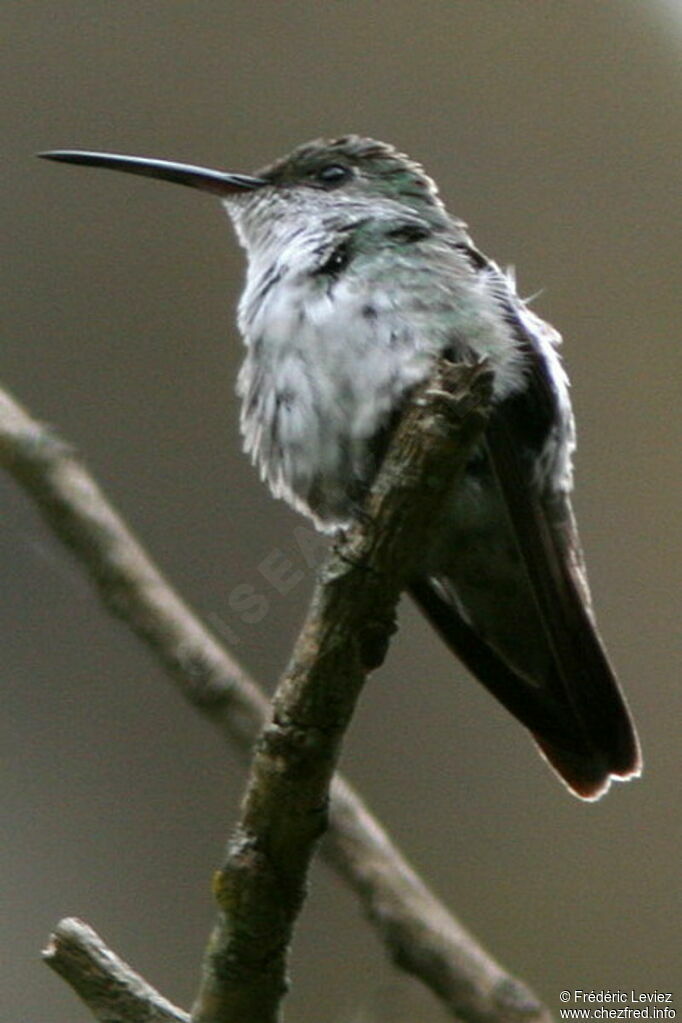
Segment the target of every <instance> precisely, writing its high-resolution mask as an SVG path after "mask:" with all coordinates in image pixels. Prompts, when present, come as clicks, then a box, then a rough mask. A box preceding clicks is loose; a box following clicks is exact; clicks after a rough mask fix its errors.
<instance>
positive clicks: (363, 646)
mask: <svg viewBox="0 0 682 1023" xmlns="http://www.w3.org/2000/svg"><path fill="white" fill-rule="evenodd" d="M490 393H491V377H490V374H489V373H488V372H485V371H483V370H482V369H481V367H473V368H472V367H464V366H458V367H454V366H452V365H449V364H445V365H441V366H440V367H439V369H438V372H437V373H436V374H435V375H434V377H433V378H432V379H431V380H430V381H429V382H428V384H427V385H425V386H424V387H423V388H422V389H421V391H420V393H419V395H418V397H417V399H416V400H415V401H414V402H413V403H412V404H411V406H410V407H409V409H408V410H407V411H406V413H405V414H404V415H403V418H402V420H401V422H400V425H399V427H398V429H397V431H396V433H395V435H394V436H393V438H392V441H391V445H390V448H389V451H388V454H387V456H386V458H385V459H384V462H383V464H382V467H381V470H380V472H379V475H378V478H377V480H376V481H375V483H374V485H373V486H372V490H371V492H370V495H369V499H368V501H367V503H366V505H365V509H364V514H363V518H362V521H361V522H358V523H357V524H356V525H354V526H353V527H352V528H351V529H350V530H349V532H348V533H347V535H346V536H345V537H344V538H343V540H342V541H341V542H340V543H338V545H337V547H336V549H335V550H334V552H333V553H332V555H331V556H330V558H329V560H328V561H327V563H326V564H325V566H324V569H323V572H322V574H321V578H320V580H319V582H318V584H317V586H316V588H315V591H314V593H313V598H312V602H311V605H310V609H309V611H308V615H307V618H306V621H305V623H304V625H303V629H302V631H301V634H300V636H299V638H298V641H297V643H296V647H295V649H294V653H293V657H292V660H291V663H290V665H289V668H288V670H287V671H286V673H285V675H284V677H283V678H282V680H281V682H280V684H279V686H278V688H277V691H276V693H275V695H274V698H273V710H272V717H271V720H270V722H269V723H268V725H267V726H266V728H265V729H264V731H263V733H262V734H261V737H260V740H259V742H258V745H257V747H256V751H255V753H254V757H253V760H252V763H251V770H250V776H249V781H248V784H247V789H246V794H245V797H244V801H243V804H242V810H241V818H240V821H239V824H238V827H237V830H236V832H235V835H234V837H233V839H232V841H231V843H230V846H229V848H228V854H227V859H226V862H225V864H224V865H223V867H222V868H221V870H220V871H219V873H218V875H217V878H216V883H215V890H216V897H217V900H218V904H219V906H220V912H219V915H218V920H217V923H216V926H215V928H214V931H213V934H212V936H211V940H210V942H209V946H208V949H207V953H206V957H205V962H204V975H203V980H202V984H201V987H200V990H199V995H198V998H197V1001H196V1004H195V1007H194V1010H193V1019H196V1020H197V1023H223V1021H225V1020H233V1019H234V1020H239V1023H277V1021H278V1020H279V1019H280V1002H281V999H282V996H283V995H284V993H285V991H286V986H287V982H286V959H287V953H288V948H289V944H290V940H291V933H292V929H293V926H294V923H295V920H296V918H297V916H298V912H299V910H300V907H301V904H302V902H303V899H304V895H305V882H306V877H307V871H308V866H309V863H310V859H311V857H312V854H313V851H314V848H315V845H316V842H317V840H318V838H319V837H320V835H321V834H322V833H323V832H324V830H325V828H326V820H327V812H326V811H327V803H328V799H329V786H330V784H331V778H332V773H333V771H334V768H335V765H336V761H337V759H338V755H339V750H340V745H341V742H342V739H343V736H344V733H345V731H346V728H347V727H348V723H349V721H350V718H351V715H352V713H353V710H354V707H355V703H356V700H357V698H358V696H359V694H360V691H361V689H362V686H363V685H364V682H365V680H366V678H367V675H368V673H369V672H370V671H372V670H373V669H374V668H376V667H378V666H379V665H380V664H381V663H382V661H383V658H384V655H385V652H386V649H387V647H388V642H389V638H390V636H391V633H392V632H393V631H394V628H395V624H394V619H395V609H396V605H397V602H398V600H399V597H400V593H401V591H402V589H403V588H404V587H405V585H406V584H407V583H408V581H409V580H410V579H411V578H412V577H413V575H414V574H415V570H416V565H417V564H418V562H419V560H420V559H421V558H422V556H423V555H422V552H423V551H424V550H425V549H426V548H427V545H428V542H429V540H430V538H431V536H432V535H433V532H434V531H435V530H437V528H438V522H439V519H440V517H441V515H442V514H443V507H444V505H445V503H446V498H447V497H448V495H449V494H450V493H451V491H452V488H453V486H454V485H455V484H456V483H457V481H458V480H459V477H460V476H461V474H462V473H463V472H464V469H465V466H466V464H467V462H468V460H469V458H470V455H471V451H472V448H473V446H474V444H475V443H476V442H477V441H478V439H479V438H480V436H481V433H482V431H483V427H484V425H485V419H486V411H487V405H488V403H489V400H490Z"/></svg>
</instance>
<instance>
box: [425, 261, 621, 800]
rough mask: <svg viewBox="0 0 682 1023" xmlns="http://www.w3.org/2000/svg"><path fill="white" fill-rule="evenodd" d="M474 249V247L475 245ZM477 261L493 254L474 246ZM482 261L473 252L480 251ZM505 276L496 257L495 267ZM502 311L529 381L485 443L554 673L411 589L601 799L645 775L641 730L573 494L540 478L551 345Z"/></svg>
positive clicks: (439, 598)
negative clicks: (623, 687)
mask: <svg viewBox="0 0 682 1023" xmlns="http://www.w3.org/2000/svg"><path fill="white" fill-rule="evenodd" d="M474 252H475V250H474ZM475 258H476V261H477V268H478V269H479V271H481V270H482V269H483V265H482V264H483V261H484V260H485V257H483V256H481V254H480V253H477V252H475ZM472 262H473V258H472ZM488 265H489V267H490V269H491V270H492V271H493V272H496V273H498V274H499V271H497V268H496V267H494V265H493V264H488ZM502 301H505V302H506V305H505V307H504V309H503V312H504V315H505V318H506V319H507V321H508V323H509V324H510V327H511V328H512V330H513V332H514V335H515V338H516V340H517V343H518V345H519V346H520V348H521V351H522V353H523V356H524V360H525V369H526V374H527V380H526V382H527V386H526V387H525V388H524V391H523V394H522V396H521V398H520V400H519V398H518V397H512V398H508V399H506V400H502V401H500V402H499V403H498V404H497V405H496V406H495V408H494V409H493V412H492V414H491V418H490V422H489V425H488V427H487V429H486V435H485V450H486V454H487V458H488V461H489V463H490V465H491V467H492V470H493V472H494V476H495V479H496V481H497V485H498V488H499V491H500V493H501V495H502V498H503V501H504V505H505V508H506V510H507V513H508V517H509V521H510V524H511V527H512V530H513V534H514V537H515V541H516V545H517V548H518V552H519V554H520V557H521V560H522V562H523V565H524V566H525V570H526V573H527V576H528V580H529V583H530V587H531V590H532V593H533V598H534V601H535V604H536V607H537V611H538V614H539V616H540V620H541V622H542V627H543V630H544V633H545V635H546V638H547V641H548V644H549V646H550V648H551V652H552V659H553V662H554V671H553V672H551V673H550V675H549V676H548V677H547V678H546V679H539V680H536V679H534V680H533V682H535V683H536V684H535V685H532V684H531V683H530V682H529V680H527V679H524V678H523V676H522V675H520V674H519V673H518V672H517V671H516V670H515V669H514V668H513V667H512V666H511V665H509V664H507V663H506V661H505V660H504V658H503V657H502V656H501V655H500V653H499V652H498V651H496V650H495V649H494V648H493V647H492V646H491V645H490V644H489V643H488V642H487V641H486V639H485V638H484V637H483V636H481V635H480V634H479V633H478V632H477V631H476V628H475V626H474V625H471V624H469V623H468V622H467V621H465V619H464V618H463V616H462V614H461V612H460V610H459V609H458V607H457V606H456V601H455V600H452V599H449V597H448V594H447V590H444V589H443V587H442V586H439V584H438V581H437V580H433V579H428V578H422V579H420V580H418V581H417V582H416V583H415V584H414V585H413V586H412V588H411V592H412V596H413V597H414V599H415V600H416V602H417V603H418V604H419V606H420V607H421V609H422V610H423V611H424V613H425V614H426V616H427V618H428V619H429V620H430V621H431V623H432V625H434V627H435V628H436V630H437V631H438V632H439V633H440V635H441V636H442V638H443V639H445V641H446V642H447V643H448V645H449V646H450V647H451V649H453V651H454V652H455V653H456V654H457V655H458V657H459V658H460V659H461V660H462V661H463V663H464V664H465V665H466V666H467V667H468V668H469V670H470V671H472V672H473V674H474V675H476V676H477V677H478V678H479V680H480V681H481V682H482V683H483V684H484V685H485V686H486V687H487V688H488V689H489V690H490V692H492V693H493V695H494V696H496V697H497V699H498V700H500V702H501V703H502V704H503V705H504V706H505V707H507V709H508V710H510V711H511V713H512V714H514V715H515V716H516V717H517V718H518V719H519V720H520V721H521V722H522V723H523V724H524V725H525V726H526V727H527V728H529V729H530V731H531V732H532V733H533V737H534V738H535V740H536V742H537V743H538V745H539V746H540V748H541V750H542V752H543V753H544V754H545V756H546V757H547V759H548V760H549V761H550V763H552V765H553V766H554V767H555V769H556V770H557V771H558V773H559V774H560V775H561V776H562V777H563V778H564V780H565V781H566V782H567V784H568V785H569V786H570V787H571V788H572V789H573V790H574V791H575V792H576V793H577V794H578V795H580V796H582V797H583V798H592V799H594V798H597V797H598V796H599V795H601V794H602V792H604V791H605V790H606V789H607V788H608V785H609V781H610V777H611V776H616V777H619V778H628V777H631V776H633V775H636V774H638V773H639V770H640V766H641V762H640V754H639V747H638V743H637V737H636V733H635V730H634V727H633V725H632V722H631V719H630V715H629V713H628V710H627V706H626V704H625V701H624V699H623V696H622V694H621V692H620V689H619V686H618V682H617V680H616V677H615V674H614V672H613V670H612V668H611V666H610V664H609V661H608V658H607V655H606V652H605V650H604V647H603V645H602V642H601V640H600V637H599V634H598V632H597V628H596V625H595V622H594V618H593V615H592V612H591V606H590V597H589V588H588V585H587V580H586V576H585V570H584V564H583V556H582V549H581V545H580V540H579V537H578V533H577V529H576V526H575V520H574V517H573V512H572V508H571V504H570V499H569V496H568V493H567V491H566V490H565V489H553V488H549V487H547V486H545V487H543V486H542V485H539V483H538V481H537V479H536V478H534V471H535V461H534V460H533V459H532V458H531V457H529V431H530V433H531V434H532V431H533V428H534V426H535V427H537V428H538V429H539V430H543V429H544V430H546V428H547V424H548V423H551V421H552V420H553V419H554V417H555V414H556V407H557V394H556V388H555V384H554V381H553V379H552V375H551V369H550V367H549V365H548V362H547V358H546V357H545V354H544V353H543V350H542V345H541V343H540V340H539V338H538V337H536V336H535V335H534V332H533V330H531V329H530V328H529V326H528V325H527V324H526V323H525V322H524V319H523V318H522V316H521V315H520V314H519V312H518V309H517V308H516V307H515V306H514V304H513V300H512V299H511V297H510V296H509V295H508V293H507V296H506V298H503V299H502Z"/></svg>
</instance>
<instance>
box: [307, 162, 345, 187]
mask: <svg viewBox="0 0 682 1023" xmlns="http://www.w3.org/2000/svg"><path fill="white" fill-rule="evenodd" d="M352 173H353V172H352V171H351V169H350V167H344V166H343V164H340V163H328V164H325V166H324V167H320V169H319V170H318V172H317V174H316V177H317V180H318V181H319V182H320V183H321V184H323V185H340V184H342V183H343V182H344V181H347V180H348V179H349V178H350V177H351V175H352Z"/></svg>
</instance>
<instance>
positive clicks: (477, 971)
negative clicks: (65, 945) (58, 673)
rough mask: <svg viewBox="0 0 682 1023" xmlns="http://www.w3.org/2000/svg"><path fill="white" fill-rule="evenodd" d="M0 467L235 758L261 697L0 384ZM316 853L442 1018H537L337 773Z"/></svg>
mask: <svg viewBox="0 0 682 1023" xmlns="http://www.w3.org/2000/svg"><path fill="white" fill-rule="evenodd" d="M0 465H3V466H4V467H5V468H6V469H7V470H8V471H9V472H10V473H11V474H12V475H13V477H14V478H15V480H16V481H17V482H18V483H19V484H20V485H21V486H22V487H23V488H24V489H25V490H26V491H27V492H28V493H29V495H30V496H31V497H32V498H33V499H34V500H35V502H36V504H37V506H38V508H39V509H40V511H41V512H42V514H43V516H44V517H45V519H46V520H47V522H48V524H49V525H50V526H51V528H52V529H53V530H54V532H55V533H56V534H57V536H58V537H59V538H61V540H62V541H63V542H64V543H65V544H67V545H68V546H69V547H70V548H71V550H72V551H73V552H74V554H75V555H76V557H77V558H78V559H79V561H80V562H81V564H82V565H83V568H84V569H85V571H86V572H87V573H88V574H89V576H90V577H91V579H92V580H93V582H94V583H95V585H96V586H97V588H98V591H99V594H100V597H101V598H102V600H103V602H104V604H105V605H106V606H107V607H108V608H109V609H110V610H111V611H112V612H113V613H114V614H116V615H117V616H118V617H119V618H121V619H122V620H123V621H125V622H126V624H128V626H129V627H130V628H131V629H133V631H135V632H136V633H137V634H138V636H140V638H141V639H143V640H144V641H145V643H146V644H147V645H148V646H149V648H150V649H151V651H152V652H153V653H154V654H155V656H156V657H157V658H158V659H159V661H160V662H161V663H162V664H163V665H164V667H165V668H166V669H167V670H168V672H169V674H170V675H171V677H172V678H173V679H174V680H175V682H176V684H177V685H178V688H179V690H180V692H181V694H182V695H183V697H184V698H185V699H186V700H187V701H188V702H189V703H190V704H191V705H192V706H194V707H195V708H196V709H197V710H199V711H200V712H201V713H202V714H203V715H204V716H205V717H206V718H207V719H208V720H209V721H210V722H211V723H212V724H213V725H214V726H216V727H217V728H218V729H219V731H220V732H221V734H222V735H223V736H224V737H225V738H226V739H227V740H228V742H229V743H230V744H231V745H232V746H236V748H237V749H238V750H239V751H240V753H241V754H242V756H244V757H245V758H246V757H247V756H248V755H249V754H250V751H251V747H252V744H253V741H254V738H255V736H256V735H257V733H258V730H259V729H260V727H261V726H262V724H263V721H264V718H265V714H266V710H267V706H268V704H267V700H266V698H265V696H264V695H263V694H262V693H261V692H260V690H259V689H258V688H257V686H256V685H255V684H254V683H253V682H252V680H251V679H250V678H249V677H248V675H247V674H246V672H245V671H244V670H243V669H242V668H241V667H240V666H239V665H238V664H237V663H236V662H235V661H234V660H233V658H232V657H231V656H230V655H229V654H228V653H227V651H226V650H225V649H224V648H223V647H222V646H221V645H220V644H219V643H218V642H217V641H216V639H215V637H214V636H213V635H212V634H211V633H210V632H209V631H208V630H207V629H206V628H205V627H204V626H203V625H202V623H201V622H200V621H199V620H198V619H197V618H196V617H195V616H194V614H193V612H192V611H191V609H190V608H189V607H188V606H187V605H186V604H185V603H184V602H183V601H182V600H181V598H180V597H179V596H178V595H177V594H176V593H175V592H174V590H173V589H172V587H171V586H170V584H169V583H168V582H167V581H166V580H165V579H164V577H163V576H162V574H161V573H160V572H159V570H158V569H157V568H156V566H155V565H154V564H153V562H152V561H151V560H150V558H149V557H148V555H147V554H146V553H145V551H144V550H143V549H142V548H141V546H140V545H139V543H138V542H137V541H136V539H135V538H134V536H133V535H132V534H131V532H130V531H129V530H128V528H127V527H126V525H125V524H124V523H123V521H122V520H121V519H120V517H119V516H118V515H117V513H116V512H115V510H114V509H113V508H112V507H111V505H110V504H108V503H107V501H106V499H105V498H104V496H103V495H102V493H101V491H100V490H99V488H98V487H97V484H96V483H95V482H94V480H93V479H92V477H91V476H90V475H89V473H88V472H87V470H86V469H85V468H84V467H83V466H82V465H81V464H80V463H79V462H78V460H77V459H76V458H75V456H74V454H73V452H72V451H71V449H70V448H69V447H68V446H67V445H66V444H64V443H63V442H62V441H61V440H59V439H58V438H57V437H56V436H55V435H54V434H53V433H52V432H51V431H50V430H49V429H48V428H47V427H45V426H43V425H42V424H40V423H38V422H36V421H35V420H34V419H32V418H31V416H30V415H29V414H28V413H27V412H26V411H25V410H24V409H22V408H21V407H20V406H19V405H18V404H17V403H16V402H15V401H14V400H13V399H12V398H11V397H10V396H9V395H8V394H7V393H5V392H2V391H0ZM321 853H322V856H323V858H324V859H325V860H326V861H327V862H328V863H329V864H330V865H331V866H332V868H333V869H335V870H336V871H337V872H338V873H339V874H340V875H341V876H342V877H343V878H344V879H345V880H346V882H347V883H348V884H349V885H350V886H351V888H353V890H354V891H355V893H356V895H357V896H358V898H359V900H360V902H361V904H362V906H363V907H364V909H365V912H366V913H367V915H368V917H369V918H370V919H371V920H372V922H373V923H374V925H375V927H376V928H377V931H378V933H379V937H380V938H381V939H382V940H383V941H384V942H385V943H386V945H387V948H388V951H389V953H390V954H391V956H392V957H393V958H394V960H395V961H396V963H397V964H398V965H399V966H401V967H402V968H403V969H405V970H407V971H408V972H410V973H412V974H413V975H414V976H415V977H417V978H418V979H420V980H421V981H422V982H423V983H424V984H425V985H426V986H427V987H429V988H430V989H431V990H432V991H433V992H434V994H436V995H437V996H438V997H439V998H440V999H442V1001H443V1003H444V1005H445V1006H446V1008H447V1009H448V1010H449V1011H450V1013H451V1014H452V1015H453V1016H455V1017H458V1018H461V1019H464V1020H466V1021H469V1023H492V1021H495V1023H502V1021H507V1020H508V1021H510V1023H540V1021H542V1020H545V1019H548V1014H547V1010H546V1009H544V1008H543V1006H542V1005H541V1004H540V1003H539V1002H538V1001H537V999H536V998H535V997H534V996H533V995H532V994H531V992H530V991H529V990H528V989H527V988H526V987H525V985H523V984H522V983H521V982H520V981H516V980H515V979H513V978H512V977H511V976H510V975H509V974H507V973H506V972H505V971H504V970H503V969H502V968H501V967H500V966H498V965H497V964H496V963H495V962H494V960H492V959H491V958H490V957H489V956H488V955H487V954H486V953H485V952H484V951H483V950H482V949H481V948H480V947H479V946H478V945H477V944H476V942H475V941H474V940H473V938H470V937H469V936H468V935H466V933H465V932H464V931H463V929H462V928H461V927H460V925H459V924H458V923H457V922H456V920H454V919H453V917H452V916H451V915H450V914H449V913H448V912H447V910H446V909H445V907H444V906H443V905H442V904H440V903H439V902H438V901H437V900H436V898H435V897H434V896H433V895H432V894H431V893H430V892H429V891H428V889H427V888H426V887H425V886H424V884H423V883H422V882H421V881H420V879H419V878H418V877H417V876H416V875H415V873H414V871H413V870H412V868H411V867H410V866H409V864H407V863H406V862H405V860H404V859H403V858H402V857H401V855H400V852H399V851H398V850H397V849H396V847H395V846H394V845H393V844H392V843H391V841H390V839H389V837H388V836H387V835H386V833H385V832H384V831H383V830H382V828H381V826H380V825H379V823H378V822H377V821H376V820H375V819H374V818H373V817H372V815H371V814H370V812H369V811H368V810H367V808H366V807H365V806H364V805H363V803H362V801H361V799H360V798H359V797H358V796H357V794H356V793H355V792H354V791H353V790H352V788H351V787H350V786H349V785H348V784H347V783H345V782H343V781H342V780H341V779H340V778H337V779H336V780H335V783H334V787H333V798H332V804H331V808H330V820H329V828H328V831H327V834H326V836H325V839H324V842H323V843H322V848H321ZM130 1018H131V1019H132V1018H133V1017H130Z"/></svg>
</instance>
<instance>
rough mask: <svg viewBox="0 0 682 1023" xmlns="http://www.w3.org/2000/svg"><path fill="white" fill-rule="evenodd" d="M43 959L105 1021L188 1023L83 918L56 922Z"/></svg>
mask: <svg viewBox="0 0 682 1023" xmlns="http://www.w3.org/2000/svg"><path fill="white" fill-rule="evenodd" d="M43 960H44V962H46V963H47V965H48V966H49V967H50V968H51V969H52V970H54V971H55V973H58V974H59V975H60V976H61V977H63V978H64V980H65V981H66V982H67V983H68V984H70V985H71V987H72V988H73V989H74V991H75V992H76V994H77V995H78V996H79V998H81V999H82V1000H83V1001H84V1002H85V1004H86V1005H87V1007H88V1008H89V1009H90V1012H91V1013H92V1014H93V1016H94V1017H95V1018H96V1019H99V1020H101V1021H102V1023H133V1021H134V1023H189V1016H188V1015H187V1013H186V1012H183V1011H182V1009H178V1008H177V1007H176V1006H175V1005H172V1004H171V1003H170V1002H169V1001H168V1000H167V999H166V998H164V997H163V995H160V994H159V992H158V991H156V990H155V988H153V987H151V985H149V984H148V983H147V981H146V980H144V979H143V978H142V977H140V976H139V975H138V974H137V973H135V972H134V971H133V970H131V968H130V967H129V966H128V964H127V963H124V962H123V960H122V959H119V958H118V956H117V955H116V954H115V953H114V952H112V951H111V949H109V948H107V946H106V945H105V944H104V942H103V941H102V939H101V938H100V936H99V935H98V934H96V933H95V931H93V929H92V927H88V925H87V924H84V923H83V921H82V920H76V919H75V918H73V917H71V918H70V919H67V920H62V921H60V923H58V924H57V927H56V928H55V930H54V933H53V934H51V935H50V941H49V944H48V946H47V948H46V949H44V950H43Z"/></svg>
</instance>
